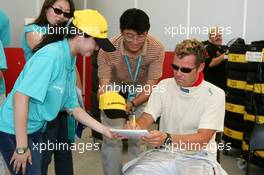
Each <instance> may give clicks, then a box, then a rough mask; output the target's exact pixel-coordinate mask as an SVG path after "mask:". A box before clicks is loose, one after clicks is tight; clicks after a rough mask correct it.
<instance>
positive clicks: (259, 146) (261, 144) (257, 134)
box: [246, 124, 264, 175]
mask: <svg viewBox="0 0 264 175" xmlns="http://www.w3.org/2000/svg"><path fill="white" fill-rule="evenodd" d="M263 150H264V125H263V124H256V125H255V127H254V129H253V131H252V133H251V137H250V141H249V148H248V159H247V169H246V175H249V174H250V157H251V154H252V153H253V154H254V151H263Z"/></svg>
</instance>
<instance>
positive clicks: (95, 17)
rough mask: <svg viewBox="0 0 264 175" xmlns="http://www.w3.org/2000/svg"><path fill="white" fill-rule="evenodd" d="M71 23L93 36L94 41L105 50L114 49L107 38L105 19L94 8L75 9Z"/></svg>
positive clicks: (110, 50)
mask: <svg viewBox="0 0 264 175" xmlns="http://www.w3.org/2000/svg"><path fill="white" fill-rule="evenodd" d="M72 23H73V25H74V26H75V27H77V28H78V29H80V30H81V31H83V32H84V33H86V34H87V35H89V36H91V37H93V38H94V39H95V41H96V43H97V44H98V45H99V46H100V47H101V48H102V49H103V50H104V51H106V52H112V51H115V50H116V49H115V47H114V45H113V44H112V43H111V42H110V41H109V39H108V38H107V34H108V25H107V21H106V20H105V18H104V17H103V15H101V14H100V13H99V12H98V11H96V10H91V9H86V10H76V11H74V14H73V21H72Z"/></svg>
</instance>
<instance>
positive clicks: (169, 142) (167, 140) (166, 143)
mask: <svg viewBox="0 0 264 175" xmlns="http://www.w3.org/2000/svg"><path fill="white" fill-rule="evenodd" d="M166 134H167V137H166V139H165V140H164V143H163V144H164V145H171V144H172V139H171V135H170V134H169V133H167V132H166Z"/></svg>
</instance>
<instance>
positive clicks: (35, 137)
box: [0, 131, 42, 175]
mask: <svg viewBox="0 0 264 175" xmlns="http://www.w3.org/2000/svg"><path fill="white" fill-rule="evenodd" d="M0 138H1V139H0V152H1V153H2V155H3V157H4V160H5V162H6V165H7V167H8V170H9V172H10V174H11V175H15V172H14V171H13V164H11V165H10V164H9V162H10V160H11V158H12V156H13V154H14V151H15V149H16V137H15V135H13V134H8V133H4V132H1V131H0ZM41 141H42V135H41V132H40V131H37V132H35V133H33V134H29V135H28V147H29V149H30V151H31V157H32V165H30V164H29V163H28V162H27V167H26V175H41V154H40V152H39V150H37V149H35V147H34V146H36V145H37V144H39V143H40V142H41ZM33 148H34V149H33ZM17 175H22V171H21V170H20V171H19V173H18V174H17Z"/></svg>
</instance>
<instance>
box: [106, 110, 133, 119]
mask: <svg viewBox="0 0 264 175" xmlns="http://www.w3.org/2000/svg"><path fill="white" fill-rule="evenodd" d="M104 113H105V115H106V116H107V117H108V118H111V119H117V118H127V117H128V116H127V114H126V112H125V111H123V110H119V109H105V110H104Z"/></svg>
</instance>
